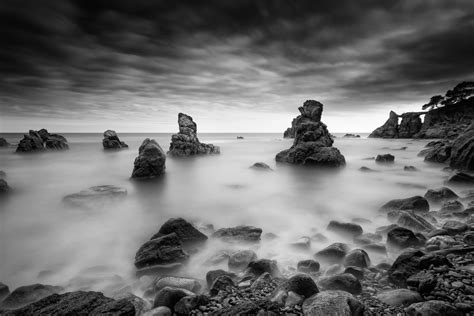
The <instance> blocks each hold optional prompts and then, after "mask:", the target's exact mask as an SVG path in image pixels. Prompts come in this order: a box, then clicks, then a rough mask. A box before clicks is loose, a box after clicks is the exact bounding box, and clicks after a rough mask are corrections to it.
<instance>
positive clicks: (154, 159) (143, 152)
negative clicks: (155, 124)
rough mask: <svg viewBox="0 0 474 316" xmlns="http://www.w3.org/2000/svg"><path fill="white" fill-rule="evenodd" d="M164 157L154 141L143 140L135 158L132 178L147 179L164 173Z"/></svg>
mask: <svg viewBox="0 0 474 316" xmlns="http://www.w3.org/2000/svg"><path fill="white" fill-rule="evenodd" d="M165 163H166V155H165V152H164V151H163V149H161V147H160V145H158V143H157V142H156V141H155V140H154V139H149V138H147V139H145V140H144V141H143V143H142V145H141V146H140V148H139V149H138V157H137V158H135V162H134V167H133V172H132V178H135V179H149V178H155V177H158V176H161V175H162V174H163V173H164V172H165V168H166V166H165Z"/></svg>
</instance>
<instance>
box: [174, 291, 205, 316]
mask: <svg viewBox="0 0 474 316" xmlns="http://www.w3.org/2000/svg"><path fill="white" fill-rule="evenodd" d="M207 304H209V298H208V297H207V296H206V295H192V296H185V297H183V298H182V299H180V300H179V301H178V303H176V305H175V306H174V312H175V313H176V314H177V315H190V314H191V311H192V310H194V309H196V308H198V307H199V306H205V305H207Z"/></svg>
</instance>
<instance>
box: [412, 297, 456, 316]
mask: <svg viewBox="0 0 474 316" xmlns="http://www.w3.org/2000/svg"><path fill="white" fill-rule="evenodd" d="M406 312H407V313H408V315H419V316H445V315H450V316H463V315H464V313H463V312H461V311H458V310H457V309H456V308H455V307H453V306H452V305H451V304H449V303H448V302H445V301H438V300H430V301H426V302H419V303H413V304H411V305H410V306H408V307H407V308H406Z"/></svg>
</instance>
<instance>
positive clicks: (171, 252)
mask: <svg viewBox="0 0 474 316" xmlns="http://www.w3.org/2000/svg"><path fill="white" fill-rule="evenodd" d="M188 257H189V255H188V254H187V253H186V252H185V251H184V250H183V248H182V243H181V241H180V240H179V238H178V236H177V235H176V233H171V234H168V235H165V236H162V237H159V238H156V239H152V240H149V241H147V242H146V243H144V244H143V245H142V246H141V247H140V249H139V250H138V251H137V254H136V255H135V266H136V267H137V268H139V269H140V268H144V267H149V266H156V265H168V264H173V263H184V262H185V261H186V260H187V259H188Z"/></svg>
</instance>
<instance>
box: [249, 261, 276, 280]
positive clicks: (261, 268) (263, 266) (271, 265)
mask: <svg viewBox="0 0 474 316" xmlns="http://www.w3.org/2000/svg"><path fill="white" fill-rule="evenodd" d="M245 273H246V274H249V275H254V276H257V277H258V276H261V275H262V274H264V273H268V274H270V276H271V277H278V276H280V269H279V268H278V263H277V262H276V260H270V259H258V260H255V261H252V262H250V263H249V265H248V267H247V270H245Z"/></svg>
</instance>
